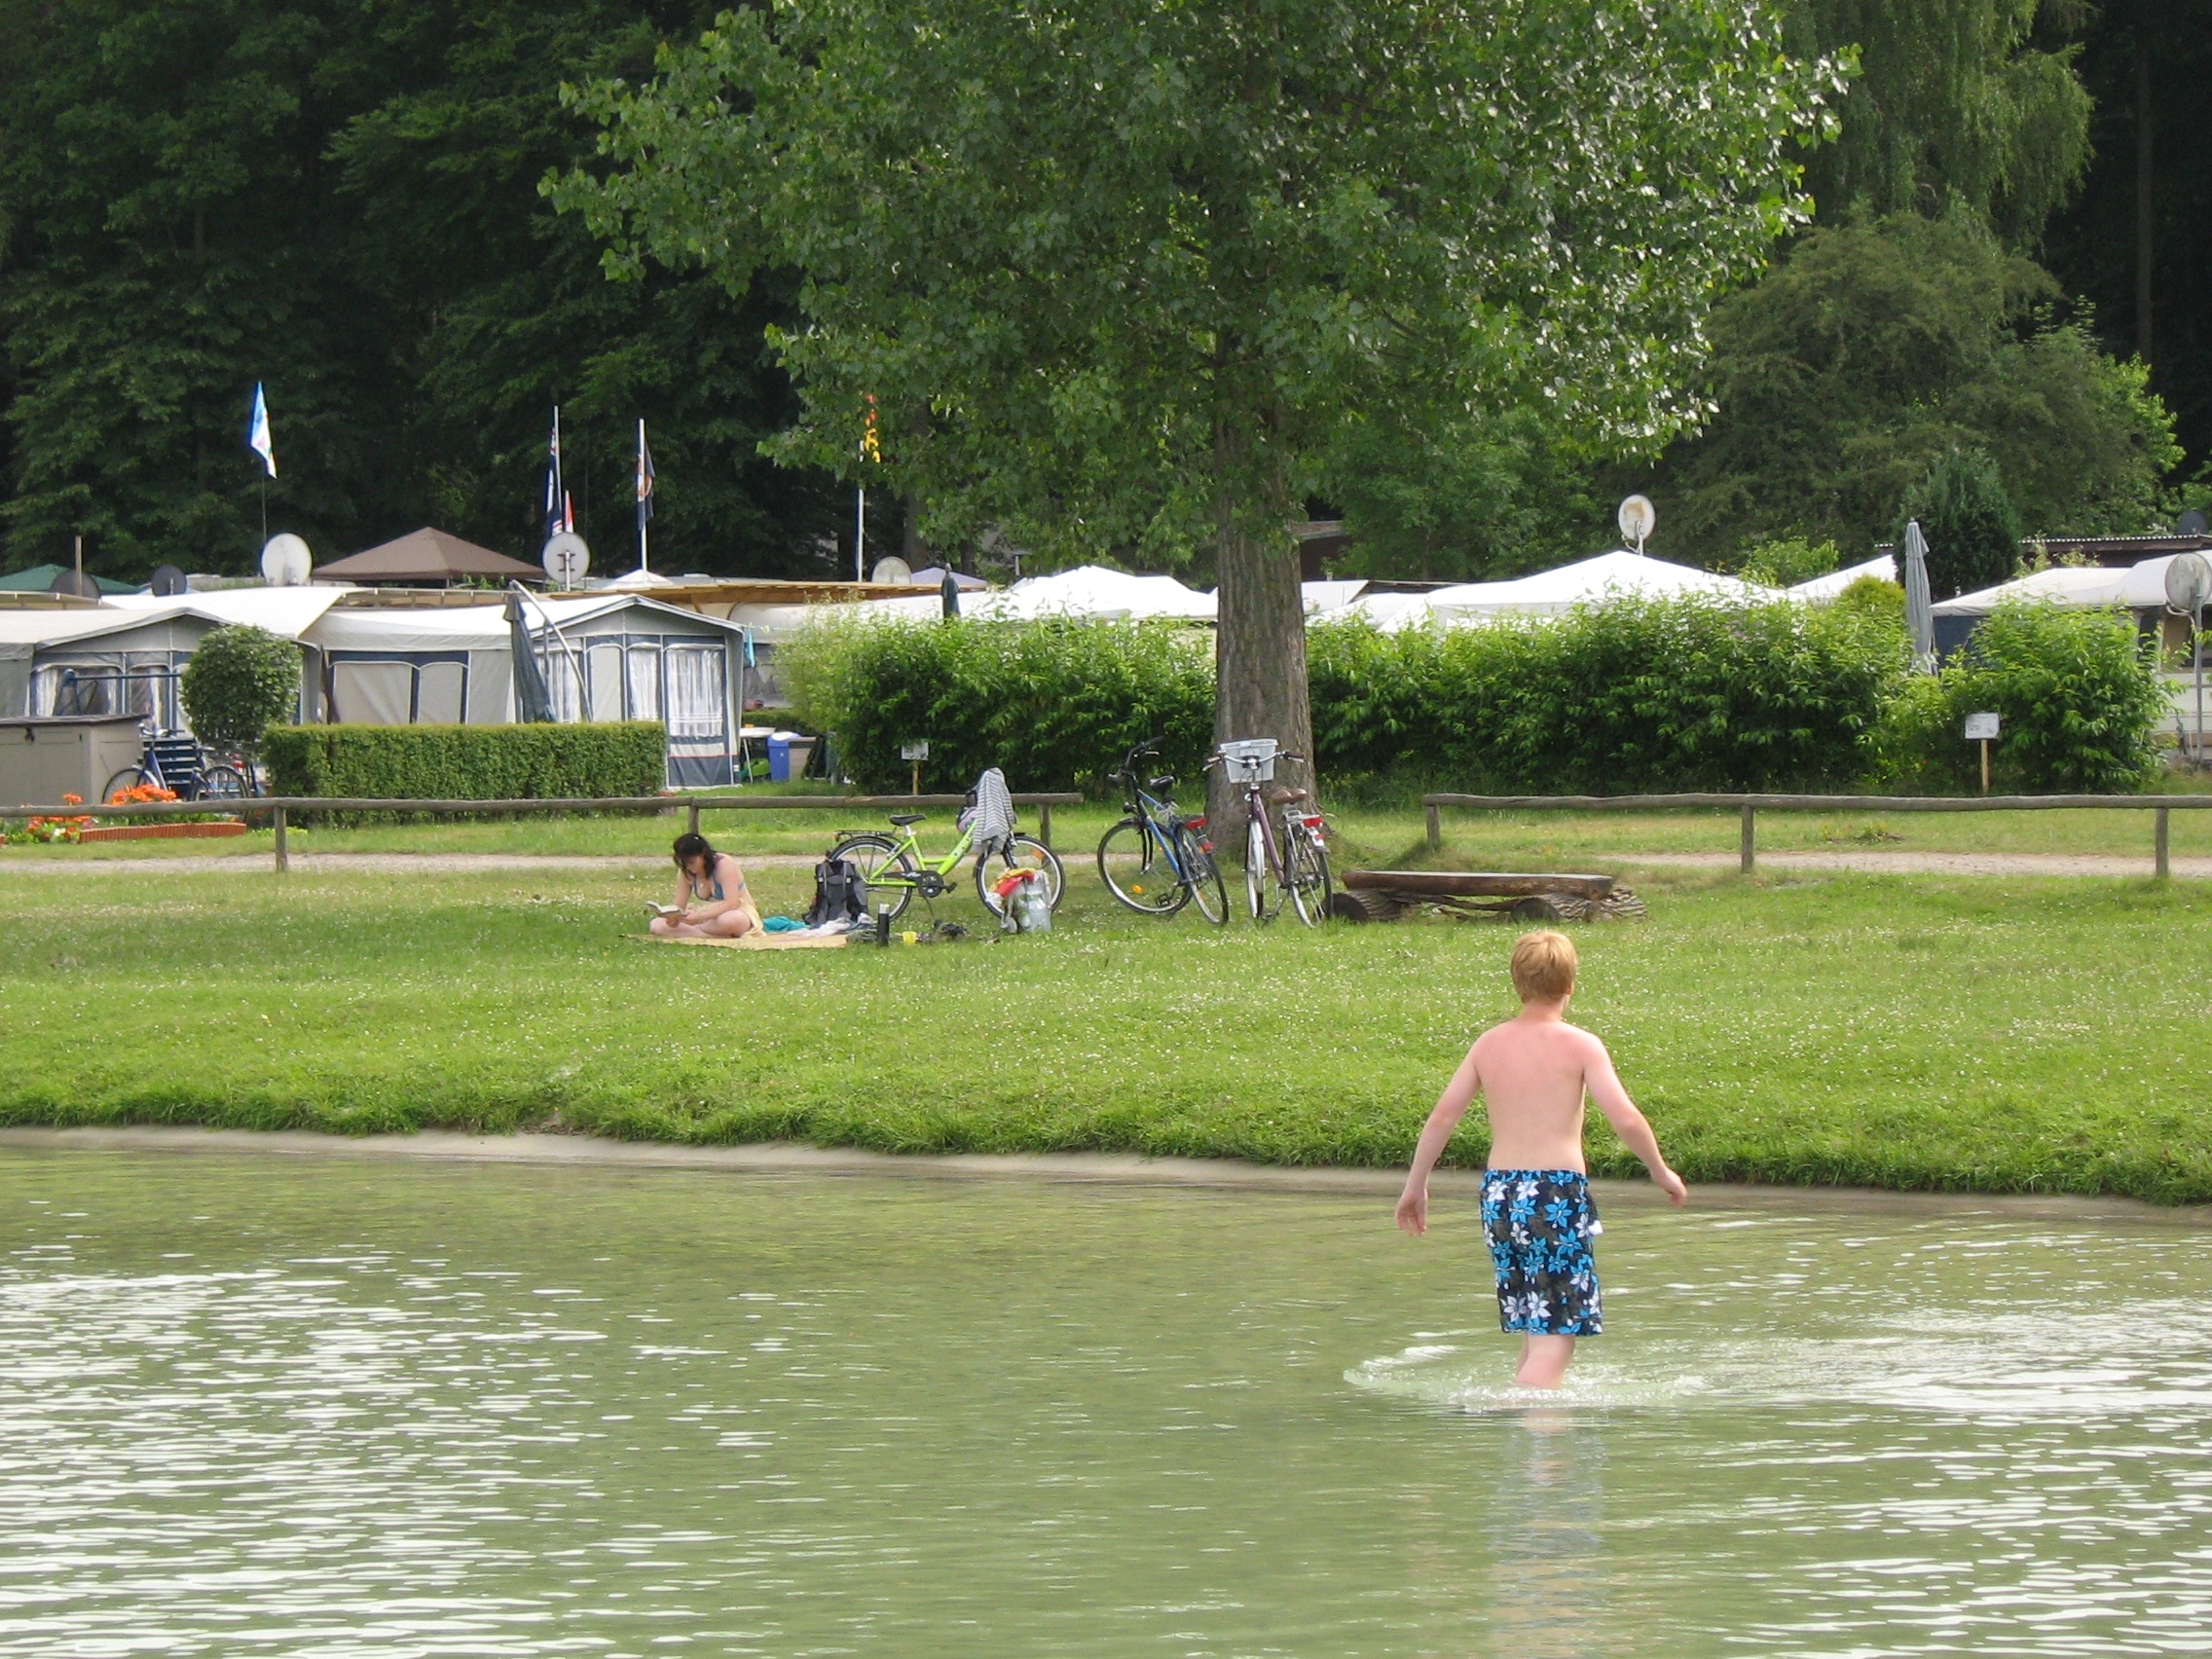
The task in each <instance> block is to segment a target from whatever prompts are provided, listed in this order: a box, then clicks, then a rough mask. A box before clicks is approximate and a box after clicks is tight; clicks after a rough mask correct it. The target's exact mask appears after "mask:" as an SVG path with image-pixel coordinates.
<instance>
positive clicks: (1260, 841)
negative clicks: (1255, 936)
mask: <svg viewBox="0 0 2212 1659" xmlns="http://www.w3.org/2000/svg"><path fill="white" fill-rule="evenodd" d="M1244 898H1245V902H1246V903H1249V904H1250V905H1251V906H1252V920H1254V921H1255V922H1265V921H1271V920H1272V919H1273V917H1274V913H1275V905H1276V904H1279V903H1281V900H1280V899H1279V898H1278V897H1277V896H1276V894H1275V883H1274V871H1272V870H1271V869H1270V868H1269V867H1268V827H1267V826H1266V825H1265V824H1262V823H1261V822H1260V821H1259V820H1258V819H1257V818H1255V819H1252V820H1251V821H1250V822H1248V823H1247V824H1246V825H1245V826H1244Z"/></svg>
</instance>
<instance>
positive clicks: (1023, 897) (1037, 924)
mask: <svg viewBox="0 0 2212 1659" xmlns="http://www.w3.org/2000/svg"><path fill="white" fill-rule="evenodd" d="M1014 906H1015V912H1016V914H1017V915H1018V916H1019V917H1020V919H1021V931H1022V932H1023V933H1051V931H1052V905H1051V900H1050V899H1048V898H1047V897H1046V894H1045V878H1044V877H1043V876H1042V875H1032V876H1030V878H1029V879H1028V880H1027V881H1025V882H1023V883H1022V884H1021V891H1020V892H1019V893H1017V894H1015V895H1014Z"/></svg>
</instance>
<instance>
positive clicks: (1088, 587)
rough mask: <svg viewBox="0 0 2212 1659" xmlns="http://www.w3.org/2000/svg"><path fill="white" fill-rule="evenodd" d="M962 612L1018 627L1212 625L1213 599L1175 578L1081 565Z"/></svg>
mask: <svg viewBox="0 0 2212 1659" xmlns="http://www.w3.org/2000/svg"><path fill="white" fill-rule="evenodd" d="M963 608H964V609H965V611H966V612H967V614H969V615H971V616H990V617H998V618H1002V619H1005V620H1017V621H1028V620H1030V619H1032V618H1035V617H1040V616H1075V617H1088V618H1091V619H1093V620H1098V621H1116V622H1127V621H1153V620H1174V621H1186V622H1211V621H1212V620H1213V619H1214V596H1213V595H1212V594H1210V593H1198V592H1197V591H1196V590H1194V589H1192V588H1187V587H1185V586H1184V585H1183V584H1182V583H1181V582H1179V581H1177V580H1176V579H1175V578H1174V577H1173V576H1134V575H1131V574H1129V573H1128V572H1127V571H1109V570H1107V569H1105V568H1104V567H1103V566H1100V565H1079V566H1077V567H1076V568H1075V569H1074V570H1072V571H1059V572H1058V573H1056V574H1054V575H1050V576H1028V577H1024V578H1023V579H1022V580H1020V581H1018V582H1015V583H1014V586H1012V587H1011V588H1008V589H1007V590H1006V591H1005V592H1004V593H993V594H986V595H983V596H982V597H980V598H978V599H977V600H976V601H975V602H974V603H973V604H964V606H963Z"/></svg>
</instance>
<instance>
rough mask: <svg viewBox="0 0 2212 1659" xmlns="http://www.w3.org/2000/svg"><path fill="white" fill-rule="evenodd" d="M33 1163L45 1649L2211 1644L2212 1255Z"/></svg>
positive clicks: (1723, 1220) (1892, 1230)
mask: <svg viewBox="0 0 2212 1659" xmlns="http://www.w3.org/2000/svg"><path fill="white" fill-rule="evenodd" d="M1605 1219H1606V1232H1605V1236H1604V1240H1603V1247H1602V1254H1601V1257H1600V1262H1601V1267H1602V1269H1603V1271H1604V1275H1605V1280H1606V1292H1605V1295H1606V1315H1607V1321H1608V1323H1609V1324H1610V1325H1611V1327H1612V1331H1611V1334H1608V1335H1607V1336H1605V1337H1604V1338H1601V1339H1599V1340H1597V1341H1595V1342H1592V1343H1588V1344H1585V1345H1584V1347H1583V1361H1584V1362H1586V1363H1580V1362H1578V1365H1577V1377H1576V1381H1575V1383H1574V1384H1573V1386H1572V1387H1571V1388H1570V1389H1569V1390H1568V1392H1567V1394H1566V1395H1565V1397H1564V1398H1561V1399H1559V1400H1557V1401H1538V1400H1531V1399H1529V1398H1527V1397H1517V1396H1515V1395H1514V1394H1513V1393H1512V1392H1511V1391H1510V1390H1509V1389H1507V1388H1505V1387H1503V1386H1502V1385H1501V1384H1503V1383H1504V1382H1505V1380H1506V1379H1507V1378H1508V1377H1509V1375H1510V1371H1511V1361H1512V1345H1511V1344H1510V1343H1509V1342H1507V1341H1506V1340H1505V1339H1501V1338H1500V1337H1498V1336H1497V1334H1496V1325H1495V1313H1494V1307H1493V1303H1492V1300H1491V1296H1490V1292H1489V1288H1488V1270H1487V1263H1486V1262H1485V1261H1484V1260H1483V1259H1482V1258H1481V1256H1480V1252H1479V1240H1478V1239H1477V1237H1476V1235H1475V1233H1474V1230H1473V1228H1472V1227H1471V1225H1470V1221H1471V1218H1470V1216H1469V1214H1468V1207H1467V1206H1466V1205H1465V1204H1464V1203H1463V1202H1452V1201H1446V1202H1445V1203H1444V1204H1443V1205H1442V1214H1441V1216H1440V1219H1439V1224H1438V1228H1437V1230H1436V1232H1434V1233H1433V1234H1432V1235H1430V1237H1429V1238H1428V1239H1427V1240H1425V1241H1422V1242H1420V1243H1415V1242H1413V1241H1411V1240H1407V1239H1404V1238H1401V1237H1399V1236H1398V1235H1395V1234H1394V1233H1393V1232H1392V1231H1391V1230H1390V1227H1389V1214H1388V1204H1387V1201H1386V1200H1381V1199H1359V1200H1351V1199H1345V1198H1316V1197H1311V1196H1301V1195H1287V1194H1249V1193H1192V1192H1168V1191H1157V1190H1147V1189H1134V1190H1132V1189H1109V1188H1099V1187H1081V1186H1014V1185H998V1184H977V1185H965V1184H953V1183H944V1182H928V1181H901V1180H884V1179H862V1178H851V1179H839V1178H828V1177H759V1176H736V1175H728V1174H720V1173H712V1174H709V1173H680V1172H666V1171H658V1172H655V1171H611V1170H608V1171H601V1170H576V1169H568V1168H562V1169H551V1168H520V1167H485V1166H473V1165H463V1164H451V1165H429V1164H387V1163H380V1162H356V1161H345V1160H331V1161H321V1160H310V1159H299V1160H293V1159H280V1158H268V1159H258V1160H245V1159H238V1160H233V1159H229V1158H218V1157H212V1156H200V1157H159V1156H150V1155H130V1154H114V1153H88V1152H55V1153H46V1152H25V1151H23V1150H20V1149H6V1150H0V1242H4V1244H5V1248H6V1251H7V1257H6V1265H5V1272H4V1276H0V1333H4V1341H0V1653H5V1654H34V1653H35V1654H39V1655H57V1654H66V1655H68V1656H69V1659H101V1656H106V1655H118V1656H120V1655H132V1656H137V1655H200V1654H206V1655H223V1656H225V1659H232V1656H238V1655H257V1654H268V1655H283V1656H286V1659H293V1656H303V1655H314V1656H327V1659H338V1656H356V1655H358V1656H367V1655H376V1656H379V1659H384V1656H390V1655H409V1654H456V1655H460V1654H466V1655H533V1656H535V1655H546V1654H581V1655H593V1656H615V1655H640V1656H644V1655H654V1654H682V1653H699V1654H764V1655H766V1654H772V1655H777V1656H779V1659H795V1656H801V1655H832V1654H835V1655H887V1656H888V1655H898V1656H900V1659H910V1656H936V1655H945V1656H952V1655H959V1656H962V1659H973V1656H977V1655H999V1654H1007V1655H1022V1656H1024V1659H1027V1656H1033V1655H1058V1654H1081V1655H1100V1656H1120V1655H1131V1656H1135V1655H1161V1656H1173V1659H1187V1656H1201V1655H1203V1656H1212V1655H1220V1656H1225V1659H1226V1656H1244V1655H1272V1654H1288V1655H1310V1656H1314V1659H1323V1656H1326V1659H1345V1656H1353V1655H1376V1656H1383V1655H1392V1656H1395V1655H1404V1656H1429V1655H1436V1656H1450V1659H1474V1656H1489V1655H1498V1656H1501V1659H1503V1656H1514V1659H1569V1656H1575V1659H1579V1656H1583V1655H1588V1656H1591V1659H1598V1656H1601V1655H1603V1656H1604V1659H1617V1656H1622V1655H1636V1656H1639V1659H1644V1656H1650V1655H1684V1656H1689V1655H1696V1656H1699V1659H1706V1656H1710V1655H1714V1654H1727V1653H1742V1654H1746V1655H1770V1654H1789V1655H1797V1654H1807V1655H1810V1654H1819V1655H1864V1656H1869V1659H1871V1656H1874V1655H1884V1656H1888V1655H1905V1654H1951V1653H1958V1654H1966V1653H1972V1654H1975V1655H2008V1654H2020V1655H2060V1654H2097V1655H2100V1656H2102V1655H2118V1654H2179V1653H2202V1652H2204V1651H2206V1650H2207V1649H2208V1648H2212V1296H2208V1294H2207V1293H2208V1292H2212V1233H2206V1232H2201V1231H2195V1230H2193V1229H2192V1228H2190V1227H2189V1226H2187V1225H2184V1224H2182V1223H2179V1222H2173V1223H2161V1222H2160V1221H2158V1220H2157V1219H2156V1218H2142V1219H2136V1218H2133V1217H2120V1218H2117V1219H2116V1218H2111V1217H2091V1216H2085V1215H2078V1216H2070V1217H2067V1218H2064V1219H2060V1220H2048V1219H2036V1218H2034V1217H2031V1216H2025V1215H2022V1214H2019V1213H2017V1212H2012V1213H2006V1212H2003V1211H2000V1210H1994V1209H1992V1210H1987V1211H1984V1212H1982V1213H1979V1214H1972V1213H1969V1206H1964V1205H1962V1206H1960V1207H1959V1209H1958V1210H1956V1211H1955V1212H1952V1213H1940V1214H1939V1213H1936V1212H1934V1211H1931V1210H1929V1209H1927V1208H1913V1207H1902V1208H1897V1209H1884V1208H1881V1207H1877V1208H1875V1209H1874V1210H1873V1211H1871V1212H1869V1213H1857V1214H1850V1213H1839V1212H1836V1211H1833V1210H1829V1209H1825V1208H1822V1207H1819V1206H1817V1205H1814V1204H1811V1203H1808V1204H1807V1205H1806V1206H1805V1207H1803V1209H1802V1210H1801V1211H1798V1210H1791V1209H1782V1208H1768V1209H1744V1208H1736V1209H1708V1210H1703V1211H1698V1210H1693V1211H1691V1212H1688V1213H1686V1214H1683V1215H1675V1214H1671V1213H1668V1212H1666V1211H1664V1210H1661V1209H1657V1208H1653V1207H1650V1206H1649V1205H1647V1204H1643V1203H1634V1202H1630V1201H1626V1200H1625V1199H1624V1200H1621V1201H1616V1202H1614V1203H1612V1204H1611V1205H1610V1207H1609V1208H1608V1211H1607V1214H1606V1218H1605Z"/></svg>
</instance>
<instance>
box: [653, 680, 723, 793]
mask: <svg viewBox="0 0 2212 1659" xmlns="http://www.w3.org/2000/svg"><path fill="white" fill-rule="evenodd" d="M665 660H666V662H667V666H668V771H669V782H671V783H672V784H677V785H684V784H714V783H727V782H728V781H729V777H728V774H729V742H728V738H727V734H726V730H725V728H726V726H727V724H728V714H727V710H728V707H729V704H728V694H727V688H726V668H727V663H728V660H729V656H728V653H727V652H726V651H725V650H723V648H722V647H721V646H720V645H705V646H696V645H670V646H669V647H668V650H667V652H666V654H665Z"/></svg>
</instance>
